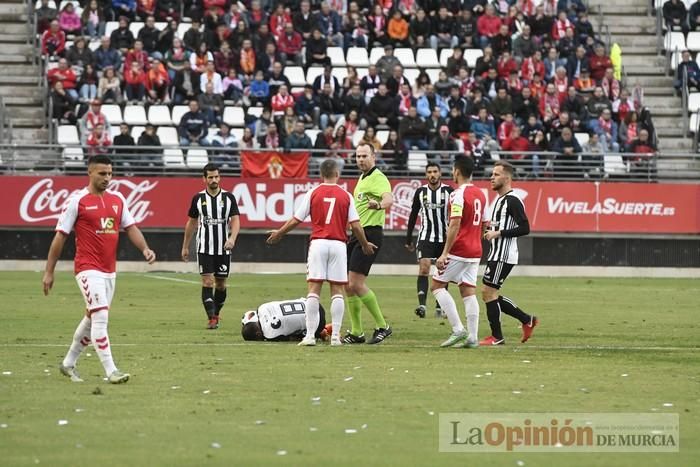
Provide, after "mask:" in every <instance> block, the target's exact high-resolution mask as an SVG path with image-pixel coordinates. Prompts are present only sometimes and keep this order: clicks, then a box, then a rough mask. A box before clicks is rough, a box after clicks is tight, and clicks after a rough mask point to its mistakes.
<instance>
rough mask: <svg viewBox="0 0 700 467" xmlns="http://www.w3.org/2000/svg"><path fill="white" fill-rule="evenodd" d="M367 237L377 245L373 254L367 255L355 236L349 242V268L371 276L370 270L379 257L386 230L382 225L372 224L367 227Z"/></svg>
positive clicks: (365, 229)
mask: <svg viewBox="0 0 700 467" xmlns="http://www.w3.org/2000/svg"><path fill="white" fill-rule="evenodd" d="M364 231H365V237H367V241H369V242H370V243H374V244H375V245H377V249H376V250H374V253H373V254H371V255H365V254H364V253H363V252H362V247H361V246H360V242H359V241H358V240H357V239H356V238H355V237H354V236H353V237H351V238H350V242H348V270H349V271H352V272H356V273H359V274H362V275H364V276H369V270H370V269H371V268H372V265H373V264H374V260H375V259H376V258H377V254H378V253H379V250H380V249H381V246H382V239H383V238H384V231H383V229H382V227H380V226H378V225H377V226H370V227H365V228H364Z"/></svg>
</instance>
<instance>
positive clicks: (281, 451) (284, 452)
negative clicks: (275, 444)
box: [277, 449, 287, 456]
mask: <svg viewBox="0 0 700 467" xmlns="http://www.w3.org/2000/svg"><path fill="white" fill-rule="evenodd" d="M277 455H278V456H286V455H287V451H285V450H284V449H280V450H279V451H277Z"/></svg>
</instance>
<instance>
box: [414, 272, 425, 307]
mask: <svg viewBox="0 0 700 467" xmlns="http://www.w3.org/2000/svg"><path fill="white" fill-rule="evenodd" d="M416 289H417V290H418V304H419V305H422V306H425V299H426V297H427V295H428V276H418V279H417V280H416Z"/></svg>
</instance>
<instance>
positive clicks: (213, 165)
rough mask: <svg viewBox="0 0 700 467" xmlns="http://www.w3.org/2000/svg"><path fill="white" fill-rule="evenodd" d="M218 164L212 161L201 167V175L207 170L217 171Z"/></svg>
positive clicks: (205, 173) (204, 174)
mask: <svg viewBox="0 0 700 467" xmlns="http://www.w3.org/2000/svg"><path fill="white" fill-rule="evenodd" d="M218 171H219V166H218V165H216V164H213V163H211V162H210V163H209V164H207V165H205V166H204V168H202V176H203V177H206V176H207V173H208V172H218Z"/></svg>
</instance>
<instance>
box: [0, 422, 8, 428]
mask: <svg viewBox="0 0 700 467" xmlns="http://www.w3.org/2000/svg"><path fill="white" fill-rule="evenodd" d="M7 427H8V425H7V423H0V428H7Z"/></svg>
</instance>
